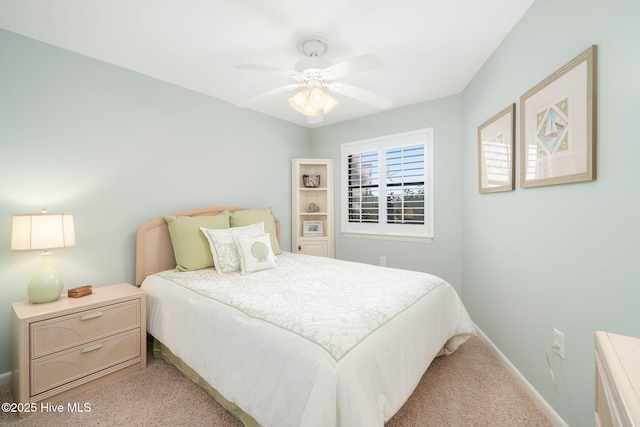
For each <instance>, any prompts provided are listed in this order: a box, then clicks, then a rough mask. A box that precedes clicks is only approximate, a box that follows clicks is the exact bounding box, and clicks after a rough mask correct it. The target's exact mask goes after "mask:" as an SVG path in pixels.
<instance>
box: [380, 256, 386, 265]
mask: <svg viewBox="0 0 640 427" xmlns="http://www.w3.org/2000/svg"><path fill="white" fill-rule="evenodd" d="M386 266H387V257H386V256H381V257H380V267H386Z"/></svg>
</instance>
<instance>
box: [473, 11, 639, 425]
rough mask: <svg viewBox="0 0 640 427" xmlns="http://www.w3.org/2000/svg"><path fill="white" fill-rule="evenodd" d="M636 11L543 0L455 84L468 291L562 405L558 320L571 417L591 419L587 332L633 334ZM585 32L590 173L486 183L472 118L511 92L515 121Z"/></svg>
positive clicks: (482, 321) (478, 311)
mask: <svg viewBox="0 0 640 427" xmlns="http://www.w3.org/2000/svg"><path fill="white" fill-rule="evenodd" d="M638 18H640V2H638V1H636V0H626V1H625V0H612V1H603V0H600V1H594V0H537V1H536V2H535V3H534V4H533V5H532V6H531V8H530V9H529V11H528V12H527V14H526V15H525V16H524V17H523V18H522V19H521V21H520V22H519V24H518V25H517V26H516V27H515V29H514V30H513V31H512V32H511V33H510V34H509V36H508V37H507V38H506V39H505V40H504V42H503V43H502V45H501V46H500V47H499V48H498V49H497V50H496V52H495V53H494V54H493V55H492V56H491V58H490V59H489V60H488V61H487V62H486V64H485V65H484V67H483V68H482V70H481V71H480V72H479V73H478V74H477V75H476V76H475V78H474V79H473V81H472V82H471V83H470V84H469V85H468V86H467V88H466V89H465V90H464V92H463V94H462V110H463V114H462V126H463V127H462V173H463V174H462V188H461V192H462V203H463V206H462V212H463V215H462V236H463V244H462V247H463V255H462V271H463V275H462V282H463V287H462V295H463V300H464V303H465V305H466V307H467V309H468V310H469V312H470V314H471V317H472V318H473V319H474V320H475V322H476V323H477V324H478V326H479V327H480V328H481V329H482V330H483V331H484V332H485V333H486V334H487V335H488V337H489V338H490V339H491V340H492V341H493V342H494V343H495V344H496V345H497V346H498V347H499V348H500V350H501V351H502V352H503V353H504V354H505V355H506V356H507V358H508V359H509V360H510V361H511V362H512V363H513V364H514V365H515V366H516V368H517V369H518V370H519V371H520V372H521V373H522V374H523V375H524V376H525V377H526V378H527V380H528V381H529V382H530V383H531V384H532V385H533V386H534V387H535V388H536V389H537V390H538V391H539V392H540V393H541V394H542V396H543V397H544V398H545V399H546V400H547V402H549V403H550V404H551V405H552V406H553V407H554V408H555V409H556V411H557V412H558V413H559V414H560V415H563V414H562V410H561V409H560V406H559V405H558V403H557V399H556V398H555V395H554V392H553V385H552V382H551V379H550V374H549V368H548V367H547V361H546V359H545V350H546V349H547V348H548V347H550V346H551V344H552V338H553V333H552V330H553V328H557V329H559V330H560V331H562V332H564V334H565V342H566V344H565V348H566V349H565V351H566V358H565V359H564V360H561V359H559V358H558V357H556V356H553V357H551V360H552V362H553V366H554V370H555V374H556V377H557V378H558V382H559V384H558V388H559V391H560V396H561V399H562V403H563V405H564V407H565V408H566V411H567V418H566V420H567V421H568V422H569V424H570V425H572V426H590V425H591V426H592V425H593V388H594V387H593V382H594V373H593V372H594V356H593V348H594V332H595V331H596V330H607V331H612V332H616V333H620V334H628V335H633V336H637V337H640V309H639V307H640V286H639V279H638V277H640V262H639V258H640V257H639V255H640V249H638V248H639V246H638V242H639V241H640V225H639V222H638V218H640V191H639V190H638V185H639V184H640V167H638V159H639V158H640V143H639V142H638V137H637V134H638V132H637V126H636V121H637V120H638V117H640V83H639V82H640V79H639V78H638V76H640V53H639V52H640V48H639V46H638V42H639V41H640V26H638V23H637V21H638ZM593 44H596V45H598V78H597V79H598V98H599V99H598V132H597V137H598V154H597V156H598V159H597V161H598V178H597V180H596V181H593V182H586V183H576V184H565V185H556V186H548V187H538V188H530V189H521V188H517V189H516V191H514V192H508V193H497V194H485V195H480V194H479V193H478V190H477V187H478V185H477V161H478V160H477V139H476V132H477V126H478V125H479V124H481V123H483V122H484V121H485V120H487V119H488V118H490V117H491V116H493V115H494V114H496V113H497V112H498V111H500V110H502V109H503V108H505V107H506V106H507V105H509V104H510V103H513V102H515V103H516V104H517V107H516V109H517V117H518V123H517V124H516V129H517V131H518V132H519V129H520V128H519V114H520V105H519V97H520V96H521V95H522V94H524V93H525V92H527V91H528V90H529V89H531V88H532V87H534V86H535V85H536V84H538V83H539V82H540V81H542V80H544V79H545V78H546V77H547V76H548V75H550V74H551V73H553V72H554V71H555V70H557V69H558V68H560V67H562V66H563V65H564V64H565V63H567V62H568V61H569V60H571V59H572V58H573V57H575V56H577V55H578V54H579V53H581V52H582V51H584V50H585V49H587V48H588V47H589V46H591V45H593ZM516 140H517V141H518V142H519V141H520V136H519V133H518V136H517V137H516ZM519 151H520V150H519V148H517V149H516V152H517V154H518V155H519ZM516 171H517V174H516V175H517V176H519V171H520V167H519V165H517V167H516Z"/></svg>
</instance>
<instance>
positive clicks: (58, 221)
mask: <svg viewBox="0 0 640 427" xmlns="http://www.w3.org/2000/svg"><path fill="white" fill-rule="evenodd" d="M75 244H76V234H75V230H74V227H73V214H71V213H69V212H66V213H41V214H18V215H14V216H13V227H12V229H11V250H14V251H35V250H48V249H56V248H66V247H69V246H75Z"/></svg>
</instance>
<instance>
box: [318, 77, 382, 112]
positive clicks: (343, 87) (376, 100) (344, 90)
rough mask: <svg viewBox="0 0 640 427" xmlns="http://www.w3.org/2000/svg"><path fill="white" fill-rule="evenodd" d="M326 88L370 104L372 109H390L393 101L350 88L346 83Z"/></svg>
mask: <svg viewBox="0 0 640 427" xmlns="http://www.w3.org/2000/svg"><path fill="white" fill-rule="evenodd" d="M328 87H329V90H330V91H331V92H334V93H338V94H340V95H344V96H348V97H349V98H353V99H357V100H358V101H362V102H364V103H367V104H371V105H373V106H374V107H378V108H380V109H383V110H384V109H387V108H389V107H391V104H393V101H392V100H391V99H389V98H387V97H386V96H382V95H379V94H377V93H374V92H371V91H370V90H366V89H362V88H359V87H357V86H352V85H350V84H347V83H342V82H336V83H332V84H331V85H329V86H328Z"/></svg>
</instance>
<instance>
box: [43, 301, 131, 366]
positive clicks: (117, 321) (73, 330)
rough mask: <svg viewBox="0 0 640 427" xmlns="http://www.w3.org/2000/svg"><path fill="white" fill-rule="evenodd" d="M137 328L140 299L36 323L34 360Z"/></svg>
mask: <svg viewBox="0 0 640 427" xmlns="http://www.w3.org/2000/svg"><path fill="white" fill-rule="evenodd" d="M138 327H140V304H139V302H138V300H136V301H128V302H125V303H121V304H113V305H107V306H103V307H99V308H96V309H93V310H87V311H83V312H80V313H75V314H71V315H68V316H62V317H57V318H55V319H51V320H45V321H42V322H37V323H33V324H31V359H35V358H38V357H41V356H44V355H46V354H49V353H53V352H55V351H59V350H63V349H66V348H71V347H74V346H76V345H81V344H83V343H87V342H89V341H93V340H95V339H99V338H101V337H106V336H109V335H113V334H116V333H119V332H124V331H127V330H130V329H132V328H138Z"/></svg>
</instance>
